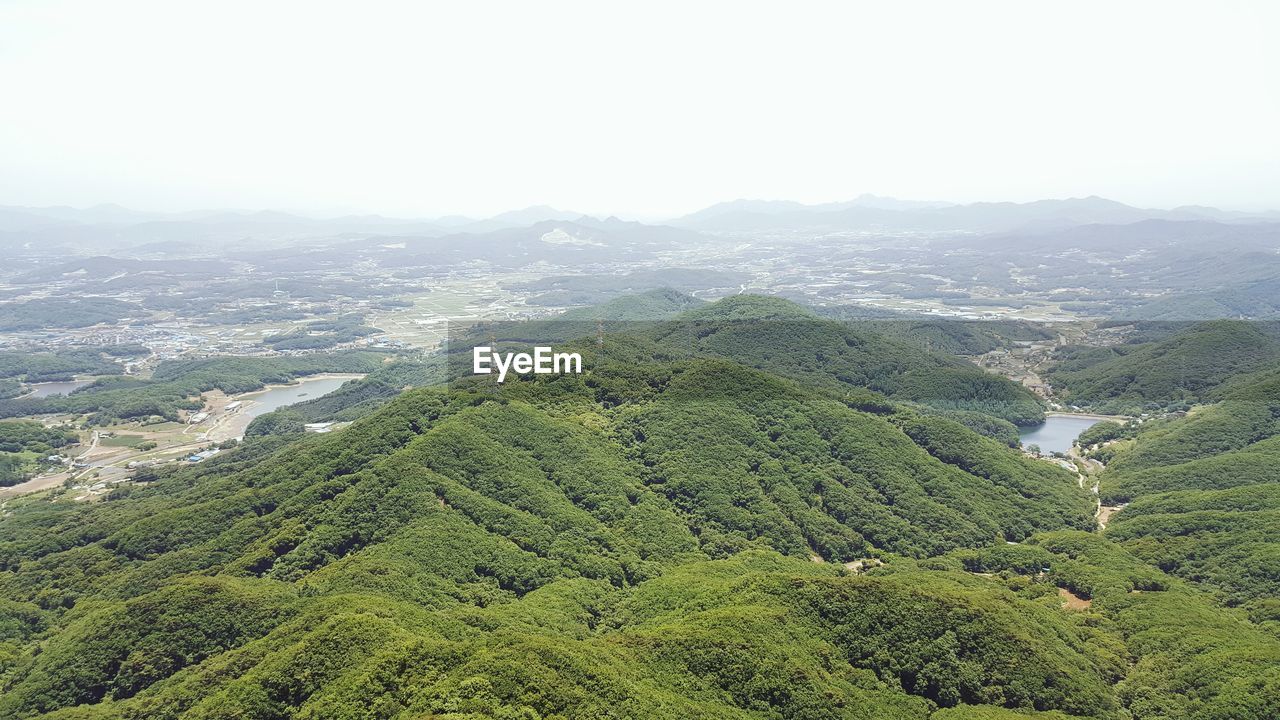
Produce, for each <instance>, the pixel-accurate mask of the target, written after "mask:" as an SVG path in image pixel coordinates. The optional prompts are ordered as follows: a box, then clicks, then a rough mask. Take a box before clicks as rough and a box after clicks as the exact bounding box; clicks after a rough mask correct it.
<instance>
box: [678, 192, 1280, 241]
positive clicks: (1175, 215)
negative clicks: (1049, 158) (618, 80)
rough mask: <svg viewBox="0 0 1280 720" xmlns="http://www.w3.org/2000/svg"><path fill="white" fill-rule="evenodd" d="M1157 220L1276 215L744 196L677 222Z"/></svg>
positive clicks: (1023, 224) (1005, 227) (936, 226)
mask: <svg viewBox="0 0 1280 720" xmlns="http://www.w3.org/2000/svg"><path fill="white" fill-rule="evenodd" d="M1152 219H1170V220H1210V221H1226V220H1230V221H1232V222H1243V221H1255V222H1256V221H1265V220H1273V221H1274V220H1275V219H1276V218H1275V216H1274V215H1268V214H1258V215H1250V214H1238V215H1237V214H1231V213H1222V212H1219V211H1216V210H1212V209H1208V210H1201V209H1198V208H1186V207H1184V208H1179V209H1177V210H1174V211H1166V210H1148V209H1142V208H1135V207H1131V206H1129V205H1125V204H1123V203H1119V202H1115V201H1114V200H1107V199H1104V198H1100V197H1087V198H1070V199H1065V200H1037V201H1034V202H1028V203H1012V202H999V203H989V202H980V203H971V204H968V205H935V204H921V205H915V204H904V203H899V202H888V201H885V200H882V199H879V198H873V199H869V200H865V201H861V202H860V201H857V200H855V201H853V202H850V203H842V204H832V205H816V206H804V205H799V204H796V203H785V202H763V201H737V202H734V203H722V204H721V205H717V206H712V207H710V208H707V209H704V210H701V211H698V212H696V213H692V214H690V215H687V216H685V217H683V218H680V219H679V220H677V221H673V223H672V224H675V225H680V226H682V227H689V228H694V229H698V230H705V231H710V232H730V233H732V232H752V231H767V230H773V231H796V230H807V231H811V232H812V231H821V232H867V231H882V232H906V231H911V232H934V233H936V232H962V233H1004V232H1011V231H1029V230H1032V231H1045V230H1054V229H1062V228H1070V227H1075V226H1079V225H1090V224H1105V225H1127V224H1130V223H1136V222H1140V221H1143V220H1152Z"/></svg>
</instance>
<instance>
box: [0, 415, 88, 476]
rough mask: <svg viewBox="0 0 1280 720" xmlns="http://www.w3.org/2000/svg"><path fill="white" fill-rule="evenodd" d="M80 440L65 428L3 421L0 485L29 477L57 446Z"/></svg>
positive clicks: (0, 429)
mask: <svg viewBox="0 0 1280 720" xmlns="http://www.w3.org/2000/svg"><path fill="white" fill-rule="evenodd" d="M78 440H79V436H77V435H76V434H75V433H74V432H71V431H70V430H67V429H65V428H58V427H52V428H46V427H45V426H44V425H41V424H40V423H38V422H26V421H4V422H0V486H6V485H15V484H17V483H20V482H22V481H23V480H26V479H27V478H29V477H31V476H32V475H34V474H35V472H36V471H37V470H38V469H39V468H40V466H41V463H42V462H43V461H44V459H45V458H46V457H48V456H49V455H50V454H51V453H53V452H55V451H56V450H57V448H61V447H65V446H67V445H70V444H73V443H75V442H77V441H78Z"/></svg>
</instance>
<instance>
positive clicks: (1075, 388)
mask: <svg viewBox="0 0 1280 720" xmlns="http://www.w3.org/2000/svg"><path fill="white" fill-rule="evenodd" d="M1174 327H1180V328H1181V329H1179V330H1178V331H1177V332H1175V333H1173V334H1172V335H1170V336H1168V337H1166V338H1163V339H1160V340H1156V341H1152V342H1137V343H1127V344H1123V345H1114V346H1109V347H1104V348H1072V349H1068V350H1066V351H1065V352H1063V353H1062V354H1061V357H1060V360H1059V362H1058V364H1057V365H1056V366H1054V367H1053V368H1052V369H1051V371H1050V372H1049V374H1048V378H1049V380H1050V381H1051V382H1052V383H1053V385H1054V386H1059V385H1061V386H1063V387H1064V388H1065V392H1063V393H1060V397H1062V399H1063V400H1064V401H1065V402H1069V403H1072V404H1075V405H1082V406H1088V407H1091V408H1093V409H1096V410H1100V411H1106V412H1111V411H1115V412H1121V413H1125V414H1138V413H1140V412H1143V411H1145V410H1152V409H1158V408H1163V407H1170V406H1182V405H1186V404H1190V403H1196V402H1202V401H1204V400H1206V399H1209V398H1210V397H1212V393H1213V392H1214V391H1216V390H1217V389H1218V388H1219V387H1220V386H1221V385H1222V384H1223V383H1225V382H1226V381H1228V380H1230V379H1232V378H1235V377H1237V376H1240V375H1243V374H1246V373H1251V372H1253V371H1256V370H1259V369H1261V368H1263V367H1266V366H1267V365H1268V364H1270V363H1273V362H1276V361H1277V360H1280V339H1277V337H1278V336H1277V330H1276V328H1275V326H1270V325H1263V324H1259V323H1250V322H1244V321H1235V320H1217V321H1210V322H1203V323H1197V324H1194V325H1190V326H1185V327H1183V326H1177V325H1175V326H1174Z"/></svg>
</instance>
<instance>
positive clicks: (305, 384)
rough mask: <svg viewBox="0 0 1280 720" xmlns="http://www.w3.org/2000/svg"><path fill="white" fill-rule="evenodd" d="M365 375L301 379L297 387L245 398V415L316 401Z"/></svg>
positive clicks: (286, 386) (286, 387) (250, 395)
mask: <svg viewBox="0 0 1280 720" xmlns="http://www.w3.org/2000/svg"><path fill="white" fill-rule="evenodd" d="M361 377H364V376H363V375H346V376H342V377H321V378H305V377H304V378H299V380H298V384H297V385H285V386H282V387H273V388H270V389H268V390H266V391H263V392H257V393H251V394H249V395H246V396H244V399H245V400H246V401H247V402H246V403H245V409H244V413H245V414H246V415H248V416H249V417H257V416H259V415H264V414H266V413H269V412H271V411H272V410H279V409H280V408H282V407H284V406H285V405H292V404H294V403H300V402H304V401H306V400H314V399H315V398H318V397H320V396H321V395H327V394H329V393H331V392H333V391H334V390H337V389H338V388H340V387H342V384H343V383H345V382H347V381H349V380H357V379H359V378H361Z"/></svg>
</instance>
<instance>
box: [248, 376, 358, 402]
mask: <svg viewBox="0 0 1280 720" xmlns="http://www.w3.org/2000/svg"><path fill="white" fill-rule="evenodd" d="M365 377H367V374H365V373H316V374H315V375H299V376H298V377H296V378H294V379H293V381H291V382H287V383H271V384H268V385H263V386H262V387H260V388H258V389H257V390H250V391H249V392H246V393H240V394H238V395H228V396H227V397H228V398H230V399H231V400H240V401H245V400H253V396H254V395H261V394H263V393H265V392H269V391H271V390H279V389H280V388H288V387H297V386H299V385H304V384H306V383H307V382H309V381H311V380H361V379H364V378H365Z"/></svg>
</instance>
